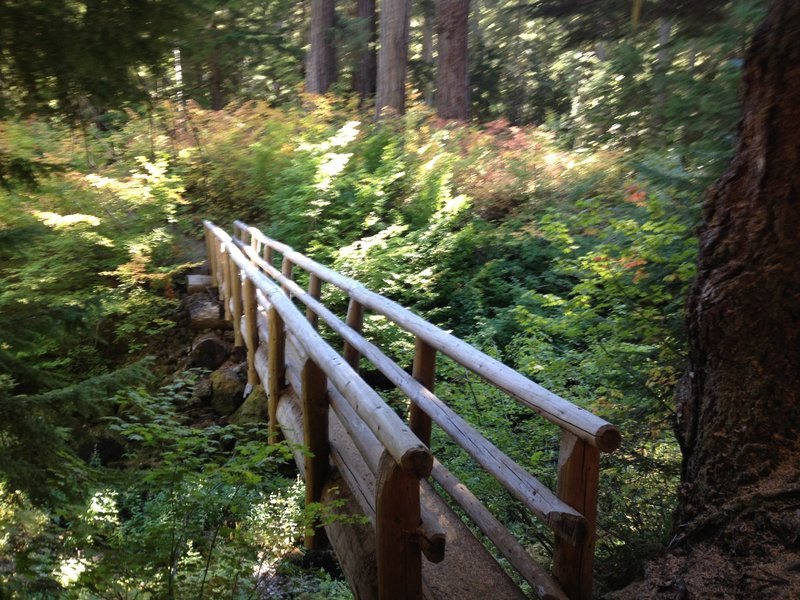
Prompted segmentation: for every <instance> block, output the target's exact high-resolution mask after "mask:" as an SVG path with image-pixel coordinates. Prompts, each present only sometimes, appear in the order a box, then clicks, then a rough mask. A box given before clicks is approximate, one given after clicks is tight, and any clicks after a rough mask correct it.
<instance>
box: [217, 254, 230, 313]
mask: <svg viewBox="0 0 800 600" xmlns="http://www.w3.org/2000/svg"><path fill="white" fill-rule="evenodd" d="M219 257H220V258H219V260H220V263H222V265H221V266H222V268H221V271H222V285H220V286H219V299H220V300H222V306H223V308H224V309H225V320H226V321H230V320H231V316H232V315H231V303H230V302H229V300H230V298H231V287H232V284H231V281H232V279H233V278H232V276H231V271H232V270H233V269H232V267H233V264H232V263H231V261H230V260H229V256H228V249H227V247H226V246H223V247H222V248H220V254H219Z"/></svg>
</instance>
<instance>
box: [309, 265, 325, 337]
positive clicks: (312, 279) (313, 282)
mask: <svg viewBox="0 0 800 600" xmlns="http://www.w3.org/2000/svg"><path fill="white" fill-rule="evenodd" d="M321 293H322V280H321V279H320V278H319V277H317V276H316V275H315V274H314V273H311V275H310V276H309V278H308V295H309V296H311V297H312V298H314V300H319V297H320V294H321ZM306 319H308V322H309V323H311V326H312V327H313V328H314V329H316V328H317V324H318V322H319V316H318V315H317V313H315V312H314V311H313V310H311V307H308V308H306Z"/></svg>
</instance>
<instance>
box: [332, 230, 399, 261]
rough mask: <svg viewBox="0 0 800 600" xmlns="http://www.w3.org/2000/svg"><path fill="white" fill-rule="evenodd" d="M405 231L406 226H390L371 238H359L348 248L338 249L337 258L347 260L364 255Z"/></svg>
mask: <svg viewBox="0 0 800 600" xmlns="http://www.w3.org/2000/svg"><path fill="white" fill-rule="evenodd" d="M406 229H408V226H407V225H392V226H390V227H387V228H386V229H383V230H382V231H379V232H378V233H376V234H375V235H373V236H370V237H365V238H361V239H360V240H356V241H355V242H353V243H352V244H350V245H349V246H344V247H343V248H340V249H339V256H340V257H341V258H348V257H351V256H357V255H362V256H363V255H366V254H367V253H368V252H369V251H370V250H372V249H373V248H375V247H381V246H385V244H386V240H387V239H389V238H392V237H395V236H399V235H400V234H402V233H403V232H404V231H405V230H406Z"/></svg>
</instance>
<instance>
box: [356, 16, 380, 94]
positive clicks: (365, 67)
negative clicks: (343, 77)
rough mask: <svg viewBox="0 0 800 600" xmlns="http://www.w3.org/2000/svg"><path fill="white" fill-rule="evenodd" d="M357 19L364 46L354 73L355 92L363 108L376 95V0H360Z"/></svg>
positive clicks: (359, 53)
mask: <svg viewBox="0 0 800 600" xmlns="http://www.w3.org/2000/svg"><path fill="white" fill-rule="evenodd" d="M356 17H357V18H358V20H359V27H360V29H361V31H360V33H361V35H362V36H363V37H364V44H363V46H362V47H361V50H360V51H359V52H358V54H357V59H356V60H357V62H356V68H355V71H354V72H353V90H354V91H355V92H356V93H357V94H358V97H359V99H360V103H361V105H362V106H363V105H364V102H366V100H367V99H369V98H372V97H373V96H374V95H375V88H376V86H377V76H378V59H377V56H376V51H375V42H376V41H377V37H378V36H377V21H376V19H375V0H358V6H357V8H356Z"/></svg>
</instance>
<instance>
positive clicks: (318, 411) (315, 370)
mask: <svg viewBox="0 0 800 600" xmlns="http://www.w3.org/2000/svg"><path fill="white" fill-rule="evenodd" d="M301 377H302V381H301V386H302V391H301V394H300V396H301V401H302V404H303V432H304V434H305V440H306V447H307V448H308V451H309V454H308V455H306V506H308V505H310V504H313V503H316V502H319V501H320V499H321V498H322V488H323V487H324V486H325V480H326V479H327V477H328V453H329V451H330V444H329V442H328V391H327V388H328V381H327V379H326V377H325V373H323V372H322V369H320V368H319V367H318V366H317V365H316V364H314V361H313V360H307V361H306V363H305V365H304V366H303V372H302V376H301ZM315 527H316V531H314V532H313V533H307V534H306V536H305V545H306V548H309V549H312V550H313V549H316V548H320V547H322V546H324V535H320V531H319V526H318V525H316V526H315Z"/></svg>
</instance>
